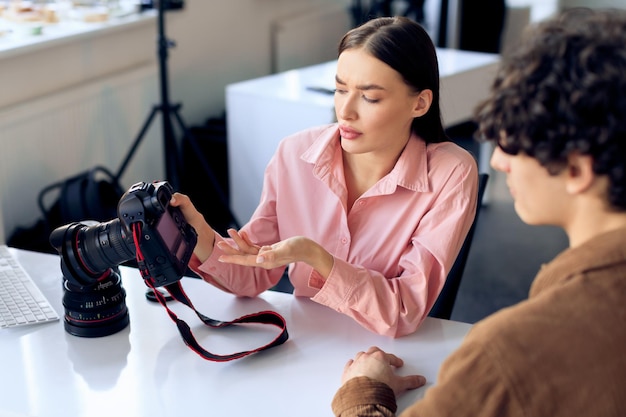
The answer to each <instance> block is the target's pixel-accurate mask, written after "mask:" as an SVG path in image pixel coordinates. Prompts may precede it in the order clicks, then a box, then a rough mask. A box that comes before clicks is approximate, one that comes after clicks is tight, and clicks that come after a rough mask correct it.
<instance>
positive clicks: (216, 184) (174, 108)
mask: <svg viewBox="0 0 626 417" xmlns="http://www.w3.org/2000/svg"><path fill="white" fill-rule="evenodd" d="M179 108H180V105H176V106H172V113H174V116H175V117H176V121H177V122H178V124H179V126H180V128H181V129H182V131H183V134H184V137H186V138H187V139H188V140H189V143H190V144H191V146H192V148H193V150H194V152H195V153H196V156H197V157H198V159H199V160H200V163H201V165H202V168H203V169H204V171H205V173H206V174H207V176H208V177H209V179H210V180H211V184H212V185H213V188H214V189H215V191H216V192H217V195H218V198H219V200H220V203H222V206H223V207H224V208H226V210H227V211H228V217H229V218H230V221H231V222H232V224H233V225H234V226H235V227H236V228H237V229H239V228H240V227H241V226H240V224H239V222H238V221H237V219H236V218H235V215H234V214H233V212H232V210H231V209H230V204H229V202H228V200H227V198H226V196H225V195H224V191H223V190H222V187H221V186H220V184H219V182H218V181H217V178H216V177H215V174H214V173H213V170H212V169H211V166H210V165H209V163H208V161H207V160H206V158H205V157H204V153H203V152H202V149H200V145H199V144H198V141H197V140H196V137H195V136H194V135H193V133H191V131H190V130H189V129H188V128H187V126H186V125H185V122H184V121H183V119H182V117H181V116H180V114H179V113H178V109H179Z"/></svg>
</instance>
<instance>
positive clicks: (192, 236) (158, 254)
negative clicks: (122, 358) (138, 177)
mask: <svg viewBox="0 0 626 417" xmlns="http://www.w3.org/2000/svg"><path fill="white" fill-rule="evenodd" d="M172 193H173V189H172V187H171V185H170V184H169V183H168V182H166V181H161V182H153V183H147V182H140V183H137V184H134V185H133V186H131V187H130V188H129V189H128V191H127V192H126V193H124V195H123V196H122V197H121V198H120V201H119V203H118V206H117V212H118V218H117V219H113V220H110V221H108V222H105V223H97V222H84V223H71V224H68V225H65V226H61V227H58V228H56V229H55V230H54V231H53V232H52V233H51V234H50V243H51V244H52V246H53V247H54V248H55V249H56V250H57V252H58V253H59V255H61V270H62V272H63V286H64V290H65V292H64V295H63V306H64V307H65V329H66V331H67V332H69V333H71V334H73V335H76V336H84V337H99V336H106V335H109V334H112V333H115V332H117V331H119V330H121V329H123V328H124V327H126V325H128V322H129V321H128V310H127V309H126V304H125V298H126V293H125V291H124V289H123V288H122V286H121V278H120V274H119V269H118V265H119V264H121V263H123V262H127V261H130V260H132V259H136V260H137V266H138V267H139V269H140V271H141V275H142V276H143V279H144V280H146V281H149V284H150V285H149V286H151V287H160V286H164V285H168V284H172V283H174V282H176V281H178V280H180V278H181V277H182V276H183V275H184V274H185V272H186V270H187V264H188V263H189V259H190V258H191V254H192V253H193V249H194V247H195V245H196V242H197V234H196V231H195V230H194V229H193V227H191V225H189V224H188V223H187V222H186V221H185V218H184V217H183V215H182V213H181V211H180V209H178V207H172V206H170V205H169V202H170V199H171V197H172ZM89 223H91V224H89Z"/></svg>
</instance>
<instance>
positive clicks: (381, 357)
mask: <svg viewBox="0 0 626 417" xmlns="http://www.w3.org/2000/svg"><path fill="white" fill-rule="evenodd" d="M402 365H404V361H403V360H402V359H400V358H399V357H397V356H396V355H394V354H391V353H386V352H385V351H383V350H381V349H380V348H378V347H376V346H372V347H371V348H369V349H368V350H367V352H359V353H357V354H356V356H355V358H354V359H350V360H349V361H348V363H346V366H345V367H344V369H343V375H342V377H341V382H342V383H345V382H346V381H348V380H349V379H352V378H355V377H358V376H367V377H369V378H372V379H375V380H378V381H380V382H383V383H385V384H387V385H389V387H390V388H391V389H392V390H393V392H394V394H395V395H396V397H397V396H398V395H400V394H401V393H403V392H405V391H407V390H410V389H415V388H419V387H421V386H423V385H424V384H425V383H426V378H424V377H423V376H422V375H408V376H400V375H396V373H395V369H396V368H399V367H401V366H402Z"/></svg>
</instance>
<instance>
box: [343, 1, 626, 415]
mask: <svg viewBox="0 0 626 417" xmlns="http://www.w3.org/2000/svg"><path fill="white" fill-rule="evenodd" d="M476 120H477V122H478V124H479V129H478V133H479V135H480V136H481V137H482V138H485V139H487V140H491V141H493V142H495V143H496V144H497V146H496V147H495V150H494V153H493V156H492V159H491V165H492V167H493V168H494V169H496V170H499V171H502V172H503V173H505V174H506V178H507V185H508V186H509V189H510V191H511V194H512V196H513V199H514V201H515V210H516V212H517V213H518V215H519V216H520V218H521V219H522V220H523V221H524V222H526V223H528V224H535V225H555V226H558V227H561V228H562V229H563V230H564V231H565V232H566V234H567V236H568V239H569V248H568V249H566V250H565V251H564V252H562V253H561V254H559V255H558V256H557V257H556V258H555V259H554V260H552V261H551V262H550V263H548V264H547V265H544V266H543V267H542V269H541V270H540V271H539V273H538V274H537V276H536V278H535V280H534V281H533V284H532V287H531V289H530V294H529V298H528V300H526V301H524V302H521V303H519V304H517V305H515V306H512V307H510V308H506V309H503V310H501V311H499V312H497V313H496V314H493V315H492V316H490V317H488V318H486V319H484V320H482V321H480V322H478V323H477V324H476V325H475V326H474V327H473V328H472V330H471V331H470V332H469V334H468V335H467V337H466V339H465V340H464V342H463V343H462V345H461V347H460V348H459V349H458V350H457V351H456V352H455V353H453V354H452V355H451V356H450V357H449V358H448V359H447V360H446V361H445V362H444V364H443V366H442V368H441V370H440V373H439V376H438V380H437V383H436V384H435V385H434V386H433V387H431V388H429V389H428V390H427V391H426V394H425V396H424V398H423V399H422V400H420V401H418V402H416V403H415V404H413V405H412V406H411V407H409V408H408V409H407V410H406V411H405V412H404V414H402V415H403V416H406V417H408V416H429V417H436V416H455V417H459V416H481V417H490V416H494V417H495V416H497V417H503V416H533V417H542V416H550V417H555V416H557V417H558V416H594V417H604V416H612V417H620V416H626V401H624V393H626V355H625V354H624V349H625V347H626V325H625V323H626V308H625V307H624V306H626V12H625V11H621V10H596V11H592V10H589V9H570V10H568V11H565V12H563V13H561V14H560V15H558V16H555V17H554V18H552V19H550V20H547V21H544V22H541V23H540V24H538V26H536V27H532V28H531V30H528V31H527V32H526V33H525V36H524V37H523V39H522V42H521V44H520V46H519V48H517V49H516V50H515V51H514V52H513V53H511V54H510V55H509V56H507V57H506V59H504V60H503V63H502V65H501V68H500V71H499V73H498V75H497V77H496V80H495V82H494V84H493V88H492V91H491V93H490V95H489V97H488V98H487V99H486V100H485V101H484V102H483V103H482V104H481V105H480V106H479V107H478V108H477V110H476ZM503 273H506V271H503ZM402 364H403V361H402V359H400V358H398V357H396V356H395V355H393V354H391V353H387V352H383V351H382V350H380V349H378V348H376V347H372V348H370V349H369V350H368V351H366V352H360V353H358V354H357V355H356V357H355V359H353V360H350V361H349V362H348V364H347V365H346V367H345V369H344V373H343V378H342V381H343V386H342V387H341V388H340V389H339V391H338V392H337V394H336V396H335V399H334V400H333V411H334V412H335V414H336V415H337V416H342V417H347V416H357V415H358V416H392V415H394V413H395V411H396V400H395V396H396V395H398V394H400V393H402V392H403V391H405V390H407V389H412V388H417V387H420V386H422V385H424V384H425V380H424V378H423V377H422V376H419V375H410V376H398V375H396V374H395V372H394V369H395V368H396V367H399V366H402Z"/></svg>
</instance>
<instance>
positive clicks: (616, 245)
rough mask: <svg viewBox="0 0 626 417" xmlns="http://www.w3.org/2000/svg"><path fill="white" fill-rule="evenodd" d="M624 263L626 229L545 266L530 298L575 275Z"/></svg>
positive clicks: (608, 235) (534, 284) (574, 250)
mask: <svg viewBox="0 0 626 417" xmlns="http://www.w3.org/2000/svg"><path fill="white" fill-rule="evenodd" d="M625 261H626V228H621V229H618V230H613V231H610V232H606V233H603V234H601V235H599V236H596V237H594V238H592V239H590V240H588V241H587V242H585V243H583V244H582V245H580V246H577V247H575V248H569V249H566V250H564V251H563V252H561V253H560V254H559V255H558V256H557V257H556V258H554V259H553V260H552V261H551V262H549V263H547V264H545V265H542V267H541V270H540V271H539V273H538V274H537V277H536V278H535V280H534V281H533V284H532V286H531V289H530V296H531V297H533V296H535V295H537V294H539V293H541V292H542V291H544V290H546V289H548V288H551V287H554V286H556V285H559V284H563V283H565V282H567V281H569V280H570V279H571V278H572V277H574V276H576V275H580V274H584V273H585V272H587V271H590V270H593V269H601V268H605V267H607V266H610V265H613V264H616V263H622V262H625Z"/></svg>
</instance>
